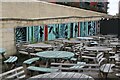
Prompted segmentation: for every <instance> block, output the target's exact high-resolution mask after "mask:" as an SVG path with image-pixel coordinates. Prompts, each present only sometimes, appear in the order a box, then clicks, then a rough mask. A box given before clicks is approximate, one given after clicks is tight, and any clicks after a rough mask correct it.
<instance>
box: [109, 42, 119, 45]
mask: <svg viewBox="0 0 120 80" xmlns="http://www.w3.org/2000/svg"><path fill="white" fill-rule="evenodd" d="M110 44H111V45H113V46H117V45H120V42H111V43H110Z"/></svg>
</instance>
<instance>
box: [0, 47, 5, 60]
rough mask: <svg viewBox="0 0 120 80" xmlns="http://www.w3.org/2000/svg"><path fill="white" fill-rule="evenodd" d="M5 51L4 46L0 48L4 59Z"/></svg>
mask: <svg viewBox="0 0 120 80" xmlns="http://www.w3.org/2000/svg"><path fill="white" fill-rule="evenodd" d="M5 51H6V50H5V49H4V48H0V54H1V56H2V57H3V58H4V59H6V58H5V56H4V53H5Z"/></svg>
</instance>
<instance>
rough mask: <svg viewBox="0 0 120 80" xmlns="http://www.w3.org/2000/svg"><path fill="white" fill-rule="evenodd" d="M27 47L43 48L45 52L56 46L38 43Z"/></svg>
mask: <svg viewBox="0 0 120 80" xmlns="http://www.w3.org/2000/svg"><path fill="white" fill-rule="evenodd" d="M27 47H34V48H41V49H43V50H46V49H48V48H53V47H55V46H52V45H50V44H44V43H36V44H29V45H27Z"/></svg>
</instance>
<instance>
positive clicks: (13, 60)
mask: <svg viewBox="0 0 120 80" xmlns="http://www.w3.org/2000/svg"><path fill="white" fill-rule="evenodd" d="M17 59H18V57H16V56H10V57H9V58H8V59H7V60H5V61H4V62H5V63H14V62H15V61H17Z"/></svg>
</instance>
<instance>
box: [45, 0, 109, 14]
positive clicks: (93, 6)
mask: <svg viewBox="0 0 120 80" xmlns="http://www.w3.org/2000/svg"><path fill="white" fill-rule="evenodd" d="M47 1H49V2H52V3H56V4H61V5H66V6H72V7H77V8H81V9H86V10H92V11H96V12H101V13H107V10H108V4H109V2H108V1H107V0H106V1H105V2H88V1H87V2H85V0H83V1H82V0H77V1H76V0H75V2H74V0H73V2H70V1H66V2H62V1H61V2H59V1H58V0H47Z"/></svg>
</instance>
